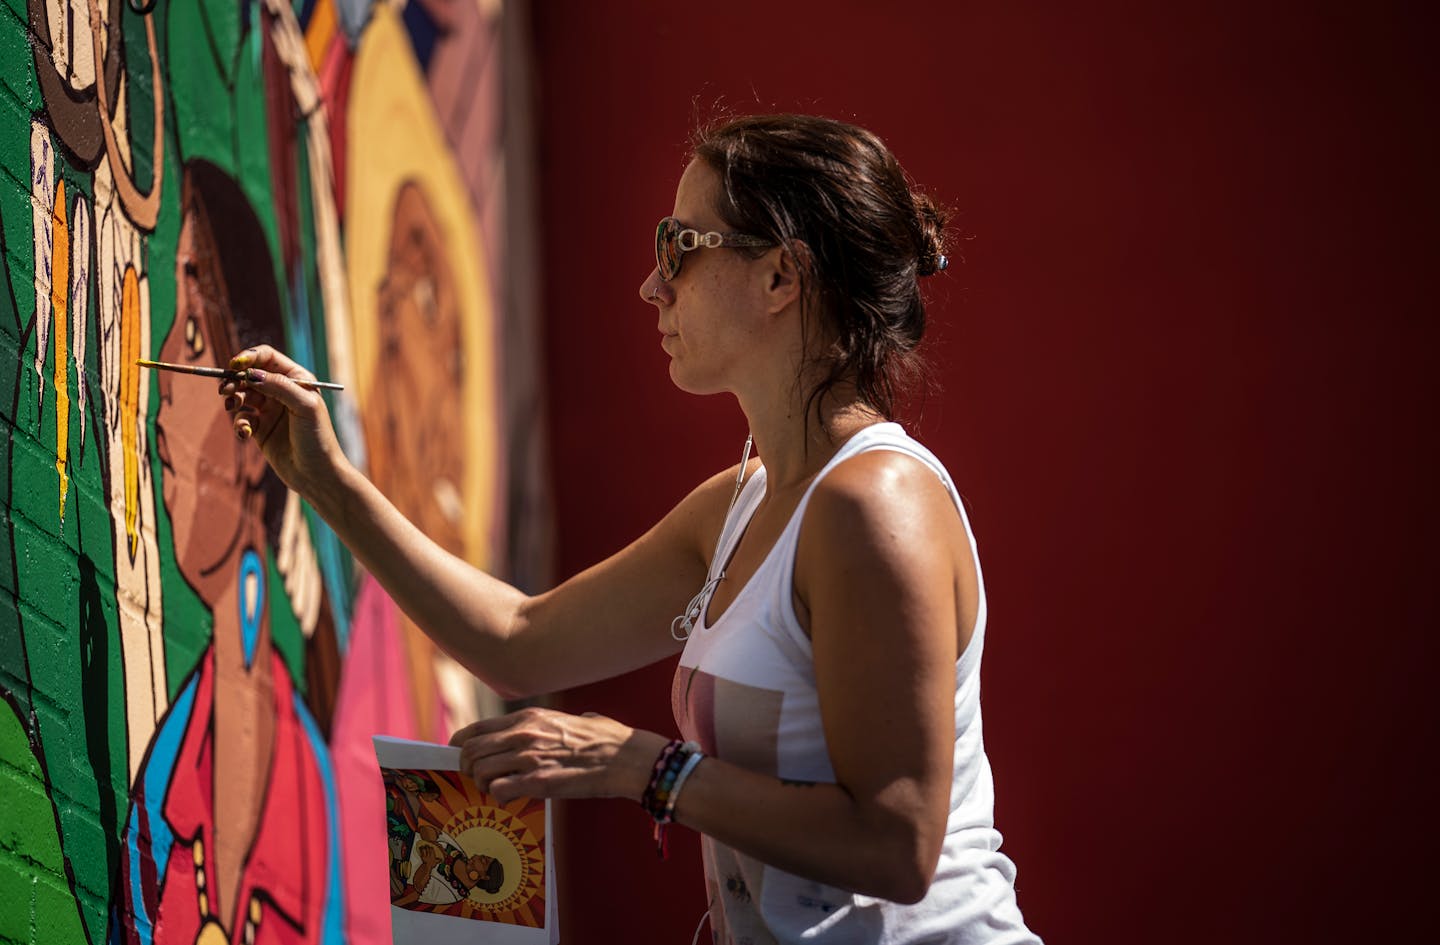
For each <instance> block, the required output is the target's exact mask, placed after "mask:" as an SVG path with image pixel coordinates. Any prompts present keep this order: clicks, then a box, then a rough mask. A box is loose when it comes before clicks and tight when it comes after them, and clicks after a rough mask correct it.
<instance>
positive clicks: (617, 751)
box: [450, 707, 666, 802]
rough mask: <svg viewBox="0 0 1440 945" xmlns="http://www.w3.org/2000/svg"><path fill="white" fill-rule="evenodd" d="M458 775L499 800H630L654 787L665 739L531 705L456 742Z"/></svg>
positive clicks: (479, 725) (591, 716)
mask: <svg viewBox="0 0 1440 945" xmlns="http://www.w3.org/2000/svg"><path fill="white" fill-rule="evenodd" d="M450 744H452V745H457V746H459V748H460V770H461V771H462V772H463V773H465V774H468V775H469V776H470V777H472V778H474V779H475V783H476V784H478V785H479V786H480V789H481V790H483V791H487V792H489V793H490V794H493V795H494V796H495V798H496V799H497V800H499V801H501V802H506V801H510V800H513V799H515V798H517V797H628V798H630V799H632V800H636V801H638V800H639V799H640V795H641V794H642V793H644V791H645V786H646V785H647V784H649V782H650V772H651V769H652V768H653V767H654V764H655V759H656V758H657V757H659V755H660V751H661V750H662V749H663V748H664V747H665V744H666V739H665V738H664V736H661V735H657V734H656V733H654V732H645V731H641V730H639V729H633V728H631V727H630V726H628V725H623V724H621V723H620V722H617V721H615V720H614V719H611V718H606V717H605V716H603V715H596V714H595V713H593V712H587V713H585V714H584V715H570V714H569V713H567V712H557V711H555V710H553V709H541V708H536V707H530V708H525V709H521V710H520V711H518V712H512V713H510V714H509V715H502V716H499V717H497V718H493V719H482V720H480V721H479V722H475V723H473V724H471V725H467V726H465V727H464V728H462V729H460V730H459V731H458V732H456V733H455V734H454V735H452V736H451V737H450Z"/></svg>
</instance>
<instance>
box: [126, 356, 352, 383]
mask: <svg viewBox="0 0 1440 945" xmlns="http://www.w3.org/2000/svg"><path fill="white" fill-rule="evenodd" d="M135 363H136V364H138V365H140V366H141V367H148V368H155V369H156V370H157V371H178V372H180V373H181V374H198V375H200V376H201V377H223V378H225V379H226V380H230V381H243V380H245V372H244V371H231V370H228V369H226V368H218V367H204V366H202V365H198V364H171V363H169V362H168V361H147V360H145V359H144V358H136V359H135ZM290 380H292V381H294V382H295V383H296V384H299V385H300V386H301V387H308V388H310V389H312V390H314V389H315V388H324V389H325V390H344V389H345V385H344V384H336V383H335V382H334V381H302V380H300V379H299V378H296V377H292V378H290Z"/></svg>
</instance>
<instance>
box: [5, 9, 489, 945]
mask: <svg viewBox="0 0 1440 945" xmlns="http://www.w3.org/2000/svg"><path fill="white" fill-rule="evenodd" d="M3 11H4V14H5V16H4V17H3V19H0V44H3V45H0V49H3V51H0V167H3V169H4V171H5V174H4V178H3V182H0V261H3V267H4V275H5V278H4V280H3V281H0V497H3V499H4V506H3V514H0V696H3V700H4V704H3V706H0V784H3V785H4V788H3V790H4V797H5V798H6V805H7V815H6V818H5V825H4V827H3V828H0V902H3V903H4V907H3V908H0V943H3V945H11V943H16V945H20V943H23V945H40V943H44V945H51V943H59V945H66V943H77V945H78V943H86V945H101V943H107V945H109V943H113V945H122V943H123V945H150V943H169V942H184V943H185V945H193V943H202V945H219V943H225V942H229V943H237V945H238V943H244V945H257V943H268V942H287V943H289V942H314V943H340V942H357V943H380V942H388V941H389V898H390V897H389V895H388V891H389V885H390V877H389V875H388V870H387V866H386V864H387V862H388V849H387V846H386V840H385V833H384V827H383V823H384V822H383V820H382V818H383V817H384V812H385V791H384V785H383V784H382V782H381V781H380V779H379V775H378V772H377V771H376V769H375V765H374V758H373V754H372V753H371V749H370V744H369V739H370V736H371V734H373V733H377V732H379V733H386V734H392V735H399V736H404V737H425V738H444V737H445V736H446V735H447V734H448V732H449V730H450V729H451V728H452V727H454V726H456V725H459V724H463V723H464V722H466V721H468V720H469V719H470V718H473V717H474V716H476V715H477V714H479V713H482V712H487V711H493V710H494V709H496V708H498V703H497V702H496V701H495V699H494V696H493V694H489V693H486V692H483V691H479V690H477V689H476V687H475V686H474V685H473V683H472V682H471V681H470V680H469V679H468V678H467V677H466V675H465V674H464V673H463V671H461V670H459V668H458V667H457V666H455V665H454V664H453V663H452V662H450V661H449V660H448V659H447V658H446V657H444V656H443V655H442V654H440V653H438V652H437V651H436V650H435V649H434V647H433V646H431V645H430V644H429V642H428V641H427V639H426V638H425V637H424V636H423V635H422V634H421V633H419V631H418V630H417V629H416V628H415V627H413V626H412V625H410V623H409V622H408V620H407V619H406V618H405V617H404V615H402V614H400V613H399V611H398V610H397V609H396V608H395V606H394V604H393V603H391V602H390V601H389V600H388V598H386V596H385V594H384V592H383V591H382V590H380V588H379V587H378V586H376V585H375V584H374V582H373V581H372V580H371V579H370V578H369V577H368V576H367V575H365V574H363V573H362V572H360V571H359V569H358V568H357V566H356V565H355V563H354V562H353V561H352V559H351V558H350V556H349V555H348V553H347V552H346V551H345V550H344V549H343V548H342V547H341V546H340V545H339V543H338V542H337V541H336V539H335V537H334V535H333V534H331V533H330V532H329V530H328V529H327V528H325V526H324V525H323V523H321V522H320V521H319V520H318V519H317V518H315V516H314V515H313V514H312V513H311V511H310V510H309V509H308V508H307V507H306V506H305V505H304V503H302V502H301V501H299V500H298V498H297V497H296V496H294V495H293V494H292V493H290V492H289V491H288V490H287V489H285V487H284V486H283V484H281V483H280V482H279V481H278V480H277V479H276V478H275V477H274V476H273V474H271V473H270V472H269V471H268V469H267V467H266V466H265V464H264V462H263V460H261V458H260V456H259V453H258V451H257V450H255V449H254V448H253V446H251V445H250V444H246V443H241V442H239V441H237V440H235V438H234V437H233V436H232V435H231V434H230V432H229V429H228V425H227V424H226V422H225V415H224V413H223V411H222V410H221V409H220V405H219V402H218V398H217V397H215V396H214V389H213V387H211V386H210V382H207V381H205V380H203V379H200V378H196V377H191V376H186V375H174V374H161V375H155V374H152V373H150V372H148V371H144V370H142V369H138V368H137V367H136V366H135V360H136V358H158V359H161V360H168V361H177V362H182V363H191V364H210V365H216V364H223V363H224V362H225V361H226V360H227V359H228V357H229V355H230V354H231V353H233V352H234V351H237V350H239V349H240V348H242V347H245V346H248V345H251V344H255V343H258V342H261V341H266V342H271V343H274V344H277V345H280V346H283V347H284V348H286V349H287V350H289V351H290V352H291V353H292V354H294V355H295V356H296V358H297V359H298V360H300V361H302V362H303V363H307V364H310V365H312V366H313V367H314V369H315V370H316V371H317V373H320V374H322V375H324V376H328V377H331V378H334V379H335V380H338V381H340V382H341V383H343V384H345V385H346V388H347V389H346V391H345V392H344V393H343V394H340V395H336V396H334V398H333V399H332V400H331V401H330V405H331V409H332V413H333V414H334V416H335V418H336V423H337V428H338V429H339V432H340V435H341V438H342V443H343V445H344V447H345V449H346V451H347V453H349V454H350V455H351V456H352V458H355V459H356V461H357V462H358V463H360V464H361V465H362V466H364V467H365V468H367V470H368V471H369V472H370V473H371V475H372V476H373V478H374V479H375V481H376V482H377V484H379V485H380V487H381V488H382V489H383V490H384V491H385V492H386V493H387V494H388V495H390V497H391V498H392V499H393V500H394V501H395V502H396V503H397V504H398V505H399V506H400V508H401V509H402V510H404V511H405V512H406V514H407V515H409V516H410V517H411V518H413V519H415V520H416V521H417V522H419V523H420V524H421V525H422V527H424V528H425V529H426V530H427V531H428V532H429V533H430V534H431V535H433V536H435V537H436V538H437V540H439V541H440V542H441V543H442V544H444V545H445V546H446V547H447V548H449V549H450V550H452V551H454V552H455V553H457V554H461V555H463V556H466V557H467V558H469V559H470V560H472V561H474V562H475V563H477V564H480V565H482V566H489V565H491V564H492V563H493V562H495V561H497V560H503V557H504V553H505V549H504V548H502V547H498V544H499V539H498V538H497V536H502V535H505V534H506V523H505V521H504V520H503V519H504V514H503V509H504V508H505V504H506V503H505V499H504V495H505V492H506V488H507V477H506V472H505V469H504V466H503V465H502V464H501V462H500V461H499V459H498V457H500V456H502V455H504V451H503V450H502V448H501V438H502V435H503V429H502V428H503V427H504V423H503V420H502V417H503V411H502V409H501V406H500V401H501V399H502V393H501V391H500V390H499V389H498V387H497V371H496V365H497V363H498V357H497V351H498V350H500V348H501V346H502V345H503V343H504V340H505V339H504V338H503V337H501V335H502V332H501V330H500V328H499V326H500V324H501V322H500V320H499V318H498V315H497V312H498V311H499V301H498V299H499V297H500V295H499V293H500V291H501V289H502V288H503V287H502V286H500V285H499V281H498V280H499V276H500V273H502V272H503V271H504V270H503V267H502V265H501V263H502V256H501V246H502V242H503V234H502V233H501V231H500V220H501V219H502V218H503V205H502V203H501V197H500V195H501V193H502V191H503V186H504V179H503V162H502V161H501V160H500V158H499V155H500V147H501V141H500V133H501V124H500V121H499V115H500V90H499V74H500V73H499V51H500V42H499V37H500V27H501V23H500V13H501V11H500V9H499V5H498V3H497V2H485V0H409V2H408V3H406V2H373V3H372V2H371V0H187V2H185V3H172V2H168V0H5V3H4V5H3ZM328 396H331V395H329V394H327V397H328ZM12 811H13V816H12Z"/></svg>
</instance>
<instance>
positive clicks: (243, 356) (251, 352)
mask: <svg viewBox="0 0 1440 945" xmlns="http://www.w3.org/2000/svg"><path fill="white" fill-rule="evenodd" d="M254 359H255V349H254V348H246V349H245V350H244V351H242V352H240V353H239V354H237V355H235V357H233V358H231V359H230V366H231V367H232V368H235V369H237V370H238V369H240V368H243V367H244V366H245V365H247V364H249V363H250V362H251V361H253V360H254Z"/></svg>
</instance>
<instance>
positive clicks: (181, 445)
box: [155, 215, 258, 602]
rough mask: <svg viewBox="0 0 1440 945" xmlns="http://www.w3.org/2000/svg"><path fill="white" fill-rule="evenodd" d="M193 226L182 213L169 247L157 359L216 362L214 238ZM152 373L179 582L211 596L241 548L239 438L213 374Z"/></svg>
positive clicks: (219, 297)
mask: <svg viewBox="0 0 1440 945" xmlns="http://www.w3.org/2000/svg"><path fill="white" fill-rule="evenodd" d="M199 231H200V227H199V226H197V225H196V222H195V219H194V217H193V216H190V215H187V216H186V217H185V219H184V220H183V222H182V223H181V225H180V238H179V243H178V246H177V249H176V254H175V284H176V289H175V322H174V324H172V325H171V327H170V333H169V334H168V335H166V336H165V341H164V344H163V345H162V346H161V349H160V360H162V361H170V362H174V363H177V364H195V365H209V366H219V365H221V364H222V363H224V362H225V361H226V360H227V359H228V357H229V354H230V353H229V352H227V351H222V350H220V349H221V348H224V347H228V345H229V342H228V340H217V339H215V338H212V337H211V336H210V327H209V326H210V325H211V324H214V323H217V322H219V321H221V320H228V319H229V318H230V317H231V316H230V313H229V311H228V309H227V303H226V301H225V298H224V292H223V288H222V286H223V282H222V280H221V279H220V278H219V276H218V275H217V273H218V272H219V271H220V270H219V264H220V261H219V260H218V259H216V258H215V256H214V242H213V241H212V240H210V239H209V238H208V234H203V233H201V232H199ZM217 307H218V308H219V309H220V310H219V311H218V312H217V311H215V309H216V308H217ZM207 312H208V317H207ZM216 315H219V319H216V317H215V316H216ZM156 375H157V378H156V380H157V383H158V384H159V386H160V412H159V415H158V416H157V417H156V418H155V446H156V451H157V452H158V454H159V456H160V466H161V469H162V474H161V483H162V490H163V494H164V499H165V509H166V511H167V512H168V513H169V515H170V523H171V529H172V532H173V534H174V542H175V558H176V562H177V563H178V564H179V566H180V571H181V573H182V574H184V576H185V579H186V581H187V582H188V583H189V584H190V585H191V586H192V587H193V588H195V590H196V591H197V592H198V593H199V594H200V596H201V597H202V598H203V599H205V600H206V601H207V602H211V601H212V600H213V597H212V595H211V594H210V593H207V591H209V590H211V585H212V584H213V583H215V581H216V580H217V579H218V580H219V581H224V580H229V579H233V578H234V574H233V573H231V572H233V568H225V567H222V564H224V563H225V562H226V560H227V559H228V558H230V557H232V556H235V557H237V558H238V555H239V554H240V551H241V550H242V549H241V548H240V545H241V541H240V536H241V530H242V524H243V521H244V517H245V508H244V498H245V493H246V491H247V489H246V483H245V466H246V463H245V461H244V460H245V457H244V455H243V453H242V451H241V450H242V446H243V444H241V443H239V441H237V440H236V438H235V437H234V436H233V435H232V434H231V432H230V426H229V424H228V423H227V422H226V420H227V418H226V414H225V411H223V410H221V409H220V404H219V402H218V400H217V398H216V397H215V389H214V387H212V386H211V385H213V384H214V383H215V382H214V381H212V380H209V379H207V378H201V377H194V376H192V375H188V374H176V373H172V372H169V371H157V372H156ZM255 452H258V450H257V451H255Z"/></svg>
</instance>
